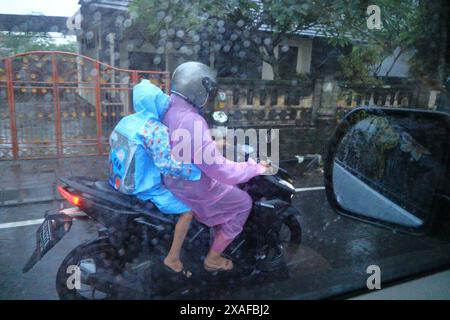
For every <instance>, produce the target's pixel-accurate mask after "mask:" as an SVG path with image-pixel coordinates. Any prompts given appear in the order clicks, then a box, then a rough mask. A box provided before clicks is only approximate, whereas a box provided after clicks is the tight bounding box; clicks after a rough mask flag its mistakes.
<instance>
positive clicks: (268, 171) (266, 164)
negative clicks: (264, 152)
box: [259, 160, 273, 175]
mask: <svg viewBox="0 0 450 320" xmlns="http://www.w3.org/2000/svg"><path fill="white" fill-rule="evenodd" d="M259 165H260V166H261V167H262V168H263V170H262V173H261V174H265V175H270V174H271V172H272V171H273V168H272V166H271V165H270V162H268V161H264V160H261V161H260V162H259Z"/></svg>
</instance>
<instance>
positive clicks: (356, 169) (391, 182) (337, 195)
mask: <svg viewBox="0 0 450 320" xmlns="http://www.w3.org/2000/svg"><path fill="white" fill-rule="evenodd" d="M449 133H450V116H449V115H447V114H445V113H440V112H432V111H425V110H423V111H419V110H410V109H390V108H376V109H374V108H358V109H355V110H353V111H351V112H350V113H349V114H347V115H346V116H345V117H344V119H343V120H342V122H341V123H340V124H339V125H338V127H337V129H336V132H335V134H334V136H333V138H332V140H331V142H330V145H329V147H328V154H327V157H326V159H325V168H324V176H325V189H326V194H327V199H328V202H329V203H330V205H331V206H332V208H333V209H334V210H335V212H337V213H338V214H340V215H343V216H346V217H350V218H354V219H357V220H360V221H363V222H367V223H372V224H376V225H379V226H383V227H387V228H390V229H393V230H396V231H401V232H406V233H412V234H430V233H432V231H433V230H435V229H436V228H435V227H436V226H438V225H440V224H442V221H443V219H447V220H448V219H449V217H447V216H446V215H448V212H450V210H449V208H450V186H449V181H450V180H449V170H448V169H449V159H450V157H449V156H450V152H449V151H450V139H449V137H450V135H449Z"/></svg>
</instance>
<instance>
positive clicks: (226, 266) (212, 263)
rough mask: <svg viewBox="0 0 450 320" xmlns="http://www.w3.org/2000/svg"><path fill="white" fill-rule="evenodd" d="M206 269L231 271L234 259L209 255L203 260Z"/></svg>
mask: <svg viewBox="0 0 450 320" xmlns="http://www.w3.org/2000/svg"><path fill="white" fill-rule="evenodd" d="M203 264H204V266H205V269H206V270H208V271H229V270H231V269H233V261H231V260H230V259H226V258H224V257H222V256H220V255H218V256H211V255H208V256H207V257H206V258H205V261H204V262H203Z"/></svg>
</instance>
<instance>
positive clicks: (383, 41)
mask: <svg viewBox="0 0 450 320" xmlns="http://www.w3.org/2000/svg"><path fill="white" fill-rule="evenodd" d="M369 4H372V3H368V1H365V0H359V1H353V0H336V1H334V4H333V10H332V11H331V14H330V15H328V16H325V18H324V17H322V21H323V25H324V29H323V31H324V33H325V34H326V35H327V36H328V37H329V39H330V43H332V44H336V45H347V44H350V43H352V42H353V43H354V42H355V40H357V41H358V42H359V44H357V46H358V48H359V49H358V50H357V53H358V54H359V55H365V56H371V52H377V54H378V55H379V59H378V60H379V63H381V62H382V61H383V60H384V59H385V58H386V57H388V56H390V55H392V54H394V52H395V56H394V58H393V62H392V64H391V66H390V67H389V68H388V71H387V75H389V73H390V71H391V70H392V69H393V66H394V65H395V63H396V62H397V61H398V59H399V57H400V56H401V55H402V54H404V53H405V52H409V53H413V57H412V59H411V61H410V64H411V66H412V71H413V75H414V76H416V78H418V79H424V78H427V79H429V80H431V81H436V82H439V83H441V84H442V83H443V81H444V79H445V78H446V76H447V74H448V64H449V60H448V29H449V19H448V18H449V6H448V4H447V1H446V0H436V1H427V0H378V1H376V5H378V6H379V8H380V9H381V22H382V26H381V29H380V30H373V29H369V28H367V25H366V21H367V20H366V19H367V17H368V14H367V12H366V10H367V7H368V5H369ZM341 62H342V63H343V64H346V63H349V62H350V59H341ZM364 66H365V70H364V71H368V70H369V69H368V68H372V71H373V70H376V69H377V68H376V67H375V69H373V65H371V64H366V65H364ZM343 67H344V69H345V68H347V69H349V67H351V65H348V64H347V66H345V65H344V66H343ZM358 67H361V65H359V66H358ZM360 71H361V70H356V69H354V72H360ZM347 73H348V74H351V72H349V70H347Z"/></svg>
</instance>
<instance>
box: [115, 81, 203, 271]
mask: <svg viewBox="0 0 450 320" xmlns="http://www.w3.org/2000/svg"><path fill="white" fill-rule="evenodd" d="M133 106H134V110H135V113H134V114H131V115H129V116H126V117H124V118H123V119H122V120H121V121H120V122H119V123H118V124H117V126H116V127H115V128H114V130H113V132H112V133H111V136H110V139H109V142H110V146H111V151H110V154H109V162H110V170H109V182H110V184H111V185H112V186H113V187H114V188H115V189H116V190H118V191H119V192H122V193H125V194H130V195H135V196H136V197H138V198H139V199H140V200H143V201H148V200H150V201H151V202H152V203H153V204H154V205H156V206H157V207H158V209H159V210H160V211H161V212H163V213H166V214H180V218H179V220H178V223H177V225H176V227H175V233H174V239H173V242H172V246H171V249H170V251H169V254H168V255H167V257H166V258H165V259H164V264H165V265H166V266H168V267H169V268H170V269H172V270H173V271H175V272H183V274H184V275H185V276H189V275H190V273H188V272H187V271H185V270H184V268H183V264H182V262H181V260H180V251H181V246H182V244H183V241H184V239H185V237H186V234H187V231H188V229H189V224H190V221H191V219H192V212H191V210H190V208H188V207H187V206H186V205H185V204H184V203H182V202H181V201H180V200H178V199H177V198H176V197H175V196H174V195H173V194H172V193H171V192H170V191H169V190H168V189H166V188H165V187H164V185H163V184H162V179H161V174H163V175H168V176H171V177H179V178H181V179H185V180H193V181H194V180H199V179H200V176H201V172H200V170H199V169H198V168H197V167H196V166H195V165H194V164H191V163H182V162H179V161H176V160H175V159H173V158H172V156H171V147H170V142H169V131H168V128H167V127H166V126H165V125H163V124H162V123H161V122H160V119H162V118H163V116H164V114H165V113H166V111H167V109H168V108H169V97H168V96H167V95H166V94H164V92H162V91H161V89H159V88H158V87H156V86H155V85H153V84H152V83H151V82H150V81H149V80H146V79H143V80H142V81H141V82H140V83H139V84H137V85H136V86H135V87H134V88H133Z"/></svg>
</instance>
